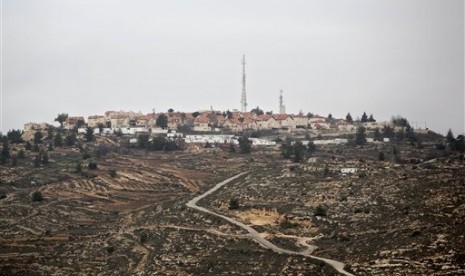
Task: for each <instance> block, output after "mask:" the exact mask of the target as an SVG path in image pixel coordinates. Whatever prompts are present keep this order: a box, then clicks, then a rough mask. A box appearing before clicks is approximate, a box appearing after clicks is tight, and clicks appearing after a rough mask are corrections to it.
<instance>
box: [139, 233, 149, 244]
mask: <svg viewBox="0 0 465 276" xmlns="http://www.w3.org/2000/svg"><path fill="white" fill-rule="evenodd" d="M148 238H149V237H148V235H147V233H141V234H140V242H141V243H145V242H146V241H147V240H148Z"/></svg>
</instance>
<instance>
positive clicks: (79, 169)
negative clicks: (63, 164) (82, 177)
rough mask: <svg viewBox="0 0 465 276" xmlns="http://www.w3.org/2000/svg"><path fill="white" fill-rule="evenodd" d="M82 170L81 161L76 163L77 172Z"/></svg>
mask: <svg viewBox="0 0 465 276" xmlns="http://www.w3.org/2000/svg"><path fill="white" fill-rule="evenodd" d="M81 172H82V166H81V163H77V164H76V173H81Z"/></svg>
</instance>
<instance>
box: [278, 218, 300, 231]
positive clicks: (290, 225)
mask: <svg viewBox="0 0 465 276" xmlns="http://www.w3.org/2000/svg"><path fill="white" fill-rule="evenodd" d="M298 226H299V224H297V223H292V222H289V221H288V220H286V221H283V222H281V228H283V229H292V228H296V227H298Z"/></svg>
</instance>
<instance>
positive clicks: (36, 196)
mask: <svg viewBox="0 0 465 276" xmlns="http://www.w3.org/2000/svg"><path fill="white" fill-rule="evenodd" d="M31 199H32V201H33V202H38V201H42V200H44V198H43V196H42V193H41V192H40V191H35V192H34V193H32V196H31Z"/></svg>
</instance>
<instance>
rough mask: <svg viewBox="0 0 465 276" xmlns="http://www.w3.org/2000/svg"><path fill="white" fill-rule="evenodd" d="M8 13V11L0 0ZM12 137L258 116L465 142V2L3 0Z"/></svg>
mask: <svg viewBox="0 0 465 276" xmlns="http://www.w3.org/2000/svg"><path fill="white" fill-rule="evenodd" d="M0 1H1V0H0ZM2 2H3V3H2V7H3V9H2V14H3V16H2V22H3V24H2V39H3V44H2V54H3V56H2V60H1V62H2V66H3V67H2V68H3V74H2V77H3V82H2V89H3V103H2V110H1V114H2V117H3V125H2V126H1V127H2V129H3V131H4V132H6V131H7V130H8V129H12V128H21V129H22V127H23V124H24V123H26V122H30V121H33V122H42V121H45V122H52V121H53V119H54V118H55V117H56V115H57V114H58V113H61V112H66V113H69V114H70V115H84V116H86V117H87V116H88V115H94V114H103V113H104V112H105V111H107V110H120V109H122V110H133V111H142V112H144V113H148V112H151V111H152V109H155V110H156V111H157V112H159V111H166V110H167V109H168V108H173V109H175V110H181V111H196V110H205V109H210V106H213V108H214V109H215V110H226V109H230V110H232V109H235V108H236V109H240V97H241V74H242V72H241V71H242V68H241V59H242V54H243V53H244V54H245V55H246V61H247V65H246V71H247V72H246V73H247V100H248V104H249V105H248V106H249V108H250V109H252V108H253V107H256V106H260V108H262V109H264V110H265V111H269V110H273V111H275V112H278V111H279V108H278V107H279V106H278V104H279V101H278V97H279V90H280V89H283V91H284V103H285V105H286V107H287V111H288V113H297V112H299V110H302V111H304V112H305V113H307V112H313V113H316V114H320V115H324V116H327V115H328V113H332V114H333V116H335V117H345V115H346V114H347V112H351V114H352V116H353V117H354V118H356V117H360V116H361V114H362V113H363V111H366V112H367V113H368V114H370V113H373V115H374V117H375V119H378V120H389V119H390V117H391V115H397V114H399V115H402V116H405V117H407V119H409V121H410V122H411V124H412V125H413V126H415V125H418V126H420V125H421V126H422V127H424V122H426V124H427V127H429V128H430V129H432V130H434V131H437V132H442V133H445V132H446V131H447V129H448V128H449V127H451V128H452V129H453V130H454V133H455V134H459V133H462V132H463V131H464V120H465V119H464V117H465V115H464V105H465V100H464V1H463V0H446V1H439V0H409V1H406V0H377V1H373V0H359V1H355V0H338V1H336V0H320V1H315V0H302V1H293V0H286V1H284V0H283V1H273V0H254V1H250V0H249V1H243V0H235V1H221V0H200V1H199V0H197V1H178V0H170V1H166V0H165V1H149V0H147V1H141V0H137V1H118V0H74V1H71V0H55V1H52V0H41V1H37V0H29V1H28V0H2Z"/></svg>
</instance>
